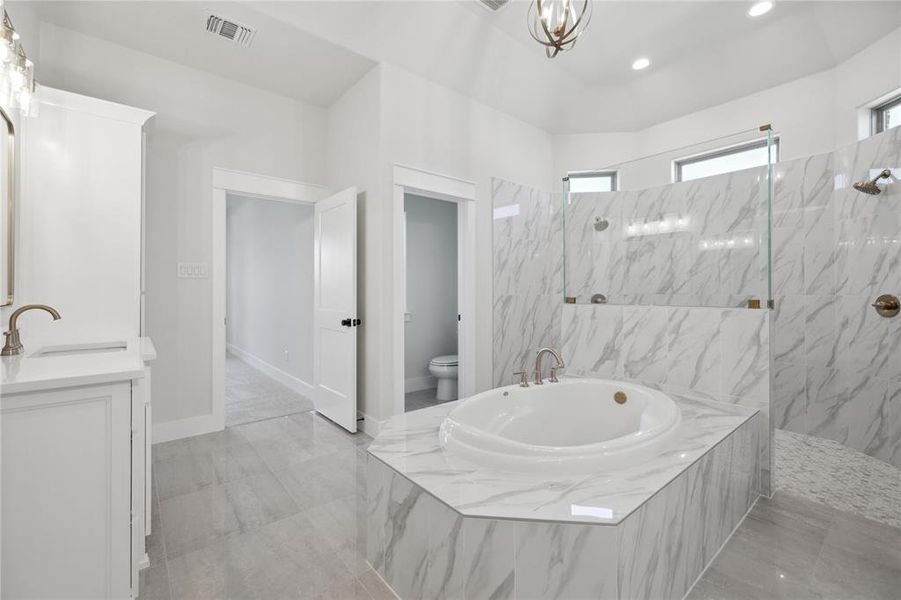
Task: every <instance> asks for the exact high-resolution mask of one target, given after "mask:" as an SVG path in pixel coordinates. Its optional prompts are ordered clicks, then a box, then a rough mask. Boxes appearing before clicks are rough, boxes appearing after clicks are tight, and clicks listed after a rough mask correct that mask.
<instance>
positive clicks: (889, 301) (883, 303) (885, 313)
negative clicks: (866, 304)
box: [873, 294, 901, 318]
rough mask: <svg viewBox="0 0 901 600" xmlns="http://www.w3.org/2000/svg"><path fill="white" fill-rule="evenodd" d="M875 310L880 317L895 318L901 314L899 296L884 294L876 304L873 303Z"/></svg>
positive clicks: (877, 299)
mask: <svg viewBox="0 0 901 600" xmlns="http://www.w3.org/2000/svg"><path fill="white" fill-rule="evenodd" d="M873 308H875V309H876V312H877V313H879V316H881V317H885V318H889V317H894V316H895V315H897V314H898V313H899V312H901V302H899V301H898V297H897V296H893V295H891V294H882V295H881V296H879V297H878V298H876V302H874V303H873Z"/></svg>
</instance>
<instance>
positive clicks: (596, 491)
mask: <svg viewBox="0 0 901 600" xmlns="http://www.w3.org/2000/svg"><path fill="white" fill-rule="evenodd" d="M674 398H675V399H676V401H677V403H678V404H679V407H680V409H681V411H682V423H681V425H680V426H679V428H677V430H676V431H675V432H674V434H673V437H672V438H671V439H670V440H669V441H668V442H667V443H666V444H665V445H664V446H663V447H661V448H660V450H659V451H658V452H657V454H656V456H654V457H652V458H649V459H648V460H646V461H643V462H642V463H641V464H640V465H635V466H634V467H628V468H623V469H620V470H618V471H610V472H604V473H597V474H582V475H558V476H553V477H550V478H549V477H548V476H547V475H546V474H541V473H536V474H531V473H510V472H501V471H495V470H492V469H490V468H487V467H484V466H481V465H477V464H475V463H472V462H469V461H466V460H464V459H462V458H460V457H458V456H456V455H453V454H451V453H448V452H445V451H444V449H443V448H442V447H441V445H440V442H439V440H438V429H439V427H440V425H441V422H442V421H443V420H444V417H445V415H446V414H447V413H448V412H449V411H450V410H452V409H453V408H454V407H455V406H456V405H457V404H458V403H459V402H460V401H457V402H450V403H447V404H443V405H440V406H436V407H434V408H428V409H423V410H418V411H415V412H412V413H408V414H405V415H397V416H395V417H393V418H392V419H391V420H390V421H388V423H387V424H386V425H385V426H384V428H383V429H382V430H381V432H380V433H379V435H378V437H377V438H376V439H375V440H374V441H373V443H372V445H370V447H369V453H370V454H372V455H373V456H375V457H376V458H378V459H379V460H381V461H383V462H384V463H385V464H386V465H388V466H390V467H391V468H392V469H394V470H396V471H397V472H398V473H401V474H403V476H404V477H406V478H407V479H409V480H410V481H412V482H413V483H415V484H416V485H418V486H421V487H422V488H424V489H426V490H428V491H429V492H430V493H431V494H433V495H434V496H435V497H436V498H438V499H440V500H441V501H442V502H444V503H445V504H448V505H450V506H452V507H454V508H455V509H456V510H457V511H458V512H460V513H461V514H463V515H464V516H472V517H494V518H510V519H531V520H542V521H559V522H568V523H578V522H584V523H618V522H620V521H621V520H622V519H623V518H625V517H626V516H627V515H629V514H630V513H631V512H632V511H634V510H635V509H636V508H637V507H638V506H640V505H641V504H642V503H644V502H645V501H647V499H648V498H650V497H651V496H652V495H653V494H654V493H656V491H657V490H659V489H660V488H661V487H663V486H664V485H666V483H668V482H669V481H671V480H672V479H673V478H675V477H676V476H677V475H678V474H679V473H681V472H683V471H684V470H685V469H687V468H688V467H689V466H690V465H691V464H692V463H694V462H695V461H696V460H698V458H700V457H701V456H702V455H703V454H704V453H705V452H707V451H708V450H709V449H710V448H711V447H712V446H714V445H716V444H718V443H719V442H720V441H722V440H723V439H724V438H725V437H726V436H727V435H728V434H729V433H731V432H732V431H734V430H735V429H736V428H737V427H739V426H740V425H742V424H743V423H745V422H746V421H748V420H749V419H750V418H751V417H752V416H753V415H755V414H758V413H757V411H755V410H753V409H750V408H747V407H743V406H737V405H731V404H723V403H716V402H710V401H706V400H701V399H699V398H697V397H689V396H687V395H684V394H678V395H674ZM758 426H759V424H758V423H756V422H755V424H754V427H758ZM756 441H758V442H759V440H756ZM755 491H756V490H755ZM573 505H580V506H591V507H598V508H601V509H606V511H609V518H606V517H592V516H585V515H580V514H575V515H574V514H573V513H574V512H577V511H574V510H573ZM373 564H374V565H375V564H376V563H373Z"/></svg>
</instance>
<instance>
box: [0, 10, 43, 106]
mask: <svg viewBox="0 0 901 600" xmlns="http://www.w3.org/2000/svg"><path fill="white" fill-rule="evenodd" d="M0 12H2V13H3V23H2V25H0V105H2V106H4V107H6V108H17V109H19V111H20V112H21V113H22V114H24V115H27V116H32V115H34V111H35V103H34V102H33V95H34V63H33V62H31V61H30V60H28V56H26V55H25V48H23V47H22V43H21V41H20V40H19V34H18V33H16V29H15V27H13V24H12V21H11V20H10V18H9V15H8V14H6V11H5V10H3V0H0Z"/></svg>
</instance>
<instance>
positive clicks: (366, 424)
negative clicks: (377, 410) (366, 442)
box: [359, 412, 387, 437]
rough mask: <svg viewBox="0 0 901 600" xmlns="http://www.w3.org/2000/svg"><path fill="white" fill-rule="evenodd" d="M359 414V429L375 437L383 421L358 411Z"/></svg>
mask: <svg viewBox="0 0 901 600" xmlns="http://www.w3.org/2000/svg"><path fill="white" fill-rule="evenodd" d="M360 416H361V417H363V420H362V421H361V422H359V423H360V424H361V425H362V426H361V427H360V429H362V430H363V433H365V434H366V435H368V436H370V437H375V436H377V435H378V434H379V431H381V430H382V426H383V425H384V424H385V421H387V419H385V421H380V420H378V419H376V418H373V417H370V416H369V415H367V414H366V413H362V412H361V413H360Z"/></svg>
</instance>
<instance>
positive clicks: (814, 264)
mask: <svg viewBox="0 0 901 600" xmlns="http://www.w3.org/2000/svg"><path fill="white" fill-rule="evenodd" d="M886 167H888V168H893V169H898V168H899V167H901V130H899V129H898V128H894V129H890V130H888V131H886V132H884V133H882V134H879V135H876V136H873V137H870V138H867V139H865V140H862V141H861V142H859V143H857V144H853V145H851V146H848V147H845V148H841V149H839V150H836V151H835V152H832V153H828V154H822V155H817V156H811V157H807V158H803V159H798V160H792V161H787V162H783V163H778V164H777V165H776V169H775V170H776V194H775V197H774V200H773V212H774V219H775V221H774V223H775V225H776V228H775V229H774V232H773V242H774V254H773V262H774V265H776V268H775V269H774V277H775V282H774V286H775V302H776V310H775V311H774V315H773V316H774V325H775V326H774V331H775V334H774V340H773V347H774V361H775V362H774V367H773V373H774V377H773V381H774V383H773V386H774V389H773V419H774V424H775V427H777V428H782V429H785V430H788V431H792V432H796V433H802V434H810V435H814V436H817V437H820V438H824V439H828V440H833V441H836V442H840V443H841V444H844V445H846V446H848V447H850V448H853V449H855V450H858V451H861V452H863V453H865V454H868V455H870V456H873V457H876V458H878V459H881V460H883V461H885V462H887V463H890V464H893V465H895V466H901V361H899V360H897V358H896V357H897V356H898V352H899V351H901V319H884V318H882V317H880V316H879V315H878V314H876V312H875V311H874V310H873V309H872V307H871V306H870V305H871V304H872V303H873V301H874V300H875V298H876V297H877V296H878V295H879V294H883V293H893V294H898V293H899V290H898V289H896V286H897V283H898V282H899V281H901V242H899V240H901V184H899V183H898V182H897V181H891V182H889V183H888V184H885V185H882V188H883V192H882V194H880V195H879V196H875V197H874V196H867V195H865V194H861V193H859V192H857V191H856V190H854V189H853V188H852V187H851V184H852V183H853V182H854V181H858V180H860V179H864V178H871V177H873V171H876V170H881V169H883V168H886ZM797 240H801V241H800V244H799V242H798V241H797ZM799 248H800V252H799V251H798V250H799ZM798 282H803V285H798Z"/></svg>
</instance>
